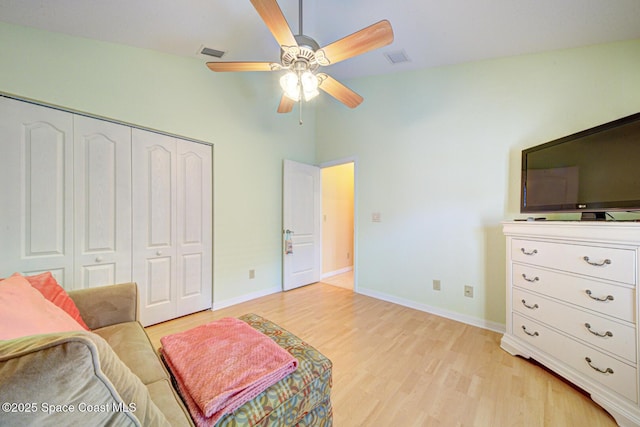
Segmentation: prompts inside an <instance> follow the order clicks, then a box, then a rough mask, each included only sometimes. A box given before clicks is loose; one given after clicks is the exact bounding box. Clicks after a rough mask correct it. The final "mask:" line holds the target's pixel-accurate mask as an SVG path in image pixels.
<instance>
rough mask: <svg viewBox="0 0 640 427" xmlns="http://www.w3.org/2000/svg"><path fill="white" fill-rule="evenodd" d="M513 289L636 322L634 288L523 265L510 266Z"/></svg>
mask: <svg viewBox="0 0 640 427" xmlns="http://www.w3.org/2000/svg"><path fill="white" fill-rule="evenodd" d="M511 272H512V277H511V281H512V283H513V286H517V287H520V288H523V289H526V290H530V291H534V292H537V293H540V294H543V295H548V296H550V297H553V298H557V299H559V300H562V301H565V302H568V303H570V304H575V305H578V306H580V307H584V308H587V309H589V310H594V311H597V312H599V313H603V314H606V315H609V316H613V317H615V318H618V319H621V320H625V321H627V322H635V318H636V316H635V306H636V298H635V292H636V291H635V288H630V287H624V286H617V285H612V284H609V283H604V282H600V281H598V280H593V279H587V278H582V277H579V276H574V275H570V274H564V273H559V272H557V271H551V270H545V269H542V268H537V267H533V266H530V265H524V264H515V263H514V264H513V265H512V269H511Z"/></svg>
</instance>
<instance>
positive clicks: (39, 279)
mask: <svg viewBox="0 0 640 427" xmlns="http://www.w3.org/2000/svg"><path fill="white" fill-rule="evenodd" d="M15 275H19V274H18V273H15V274H14V276H15ZM23 277H24V278H25V279H27V281H28V282H29V283H31V286H33V287H34V288H36V289H37V290H38V291H40V293H41V294H42V295H43V296H44V297H45V298H46V299H48V300H49V301H51V302H52V303H54V304H55V305H57V306H58V307H60V308H61V309H63V310H64V311H66V312H67V313H68V314H69V316H71V317H73V319H74V320H75V321H76V322H78V323H79V324H80V326H82V327H83V328H84V329H86V330H87V331H88V330H90V329H89V327H88V326H87V324H86V323H84V320H82V317H81V316H80V311H79V310H78V307H76V304H75V303H74V302H73V300H72V299H71V297H70V296H69V294H67V292H66V291H65V290H64V288H63V287H62V286H60V285H59V284H58V281H57V280H56V278H55V277H53V275H52V274H51V272H49V271H47V272H45V273H41V274H37V275H35V276H23Z"/></svg>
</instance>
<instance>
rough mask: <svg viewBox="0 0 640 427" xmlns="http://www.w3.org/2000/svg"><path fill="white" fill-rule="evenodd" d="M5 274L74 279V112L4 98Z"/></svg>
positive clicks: (1, 263)
mask: <svg viewBox="0 0 640 427" xmlns="http://www.w3.org/2000/svg"><path fill="white" fill-rule="evenodd" d="M0 145H1V147H0V199H1V200H2V203H3V206H2V207H1V208H0V277H6V276H8V275H10V274H12V273H14V272H21V273H23V274H37V273H40V272H43V271H51V273H52V274H53V275H54V276H55V278H56V280H58V282H59V283H60V284H61V285H62V286H64V287H66V288H70V287H71V283H72V281H73V256H74V255H73V191H70V189H71V188H72V181H73V168H72V167H71V165H72V164H73V116H72V114H70V113H67V112H63V111H59V110H54V109H51V108H45V107H41V106H38V105H33V104H30V103H27V102H19V101H15V100H12V99H9V98H5V97H0Z"/></svg>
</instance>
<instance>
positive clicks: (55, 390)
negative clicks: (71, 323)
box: [0, 331, 169, 426]
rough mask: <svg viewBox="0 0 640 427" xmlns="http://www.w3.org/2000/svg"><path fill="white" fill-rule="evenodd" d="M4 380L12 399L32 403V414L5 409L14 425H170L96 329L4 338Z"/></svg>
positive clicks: (0, 369) (0, 349)
mask: <svg viewBox="0 0 640 427" xmlns="http://www.w3.org/2000/svg"><path fill="white" fill-rule="evenodd" d="M0 384H2V394H3V395H4V396H10V401H11V402H17V403H20V402H22V403H25V402H31V403H32V404H33V406H32V407H31V409H32V411H31V412H29V413H27V412H24V411H22V412H20V411H17V412H11V411H9V412H4V413H3V423H4V422H6V423H7V425H11V426H23V425H24V426H27V425H29V426H31V425H124V426H126V425H133V426H139V425H143V426H169V423H168V421H167V420H166V418H165V416H164V415H163V414H162V412H161V411H160V410H159V409H158V408H157V407H156V405H155V404H154V403H153V402H152V400H151V397H150V394H149V392H148V390H147V389H146V387H145V386H144V385H143V384H142V382H140V380H139V379H138V378H137V377H136V376H135V375H133V374H132V373H131V371H130V370H129V369H128V368H127V367H126V366H125V365H124V364H123V363H122V362H121V361H120V359H118V357H117V356H116V355H115V353H114V352H113V351H111V348H110V347H109V345H108V344H107V343H106V342H105V341H104V340H103V339H102V338H100V337H99V336H97V335H95V334H93V333H91V332H86V331H79V332H67V333H60V334H46V335H33V336H28V337H23V338H18V339H14V340H7V341H0ZM52 411H53V413H51V412H52Z"/></svg>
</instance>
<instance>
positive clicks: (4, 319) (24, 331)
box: [0, 275, 83, 340]
mask: <svg viewBox="0 0 640 427" xmlns="http://www.w3.org/2000/svg"><path fill="white" fill-rule="evenodd" d="M82 329H83V328H82V326H81V325H80V324H78V322H76V321H75V320H74V319H72V318H71V316H69V315H68V314H67V313H66V312H65V311H64V310H62V309H61V308H59V307H57V306H56V305H55V304H53V303H52V302H51V301H49V300H47V299H46V298H45V297H44V296H43V295H42V294H41V293H40V292H38V291H37V290H36V289H35V288H33V287H32V286H31V285H30V284H29V282H28V281H27V280H26V279H25V278H24V277H22V276H20V275H14V276H11V277H9V278H8V279H5V280H3V281H2V283H0V339H4V340H7V339H12V338H18V337H22V336H27V335H35V334H45V333H51V332H66V331H77V330H82Z"/></svg>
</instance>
